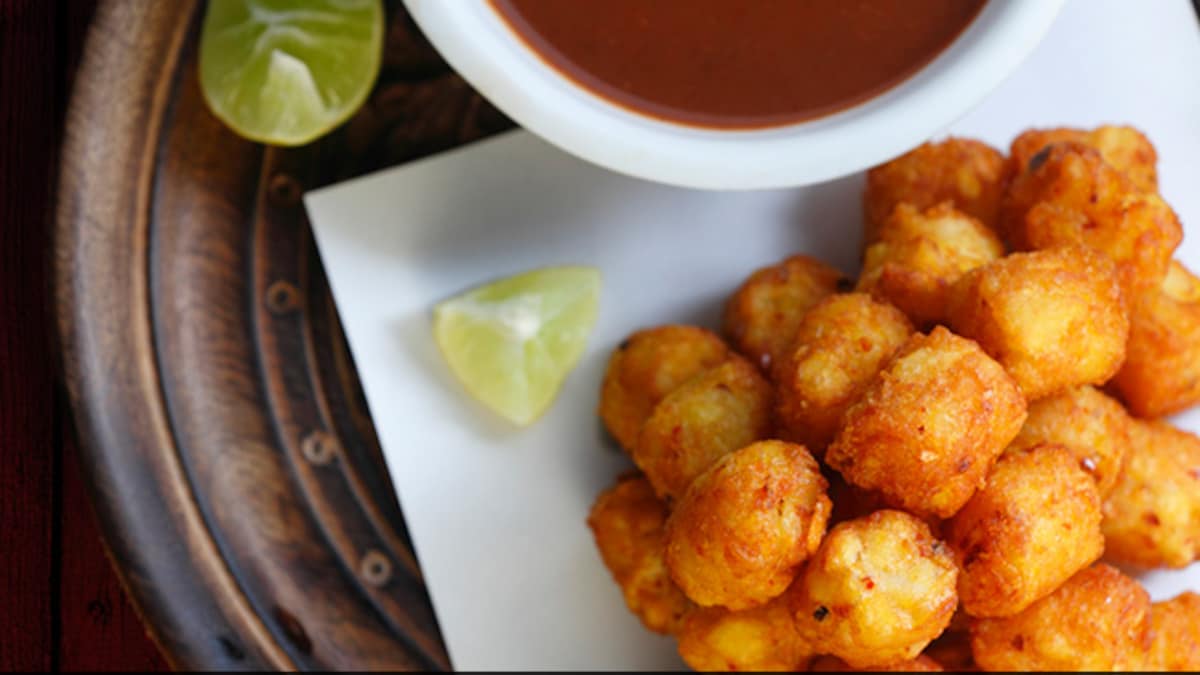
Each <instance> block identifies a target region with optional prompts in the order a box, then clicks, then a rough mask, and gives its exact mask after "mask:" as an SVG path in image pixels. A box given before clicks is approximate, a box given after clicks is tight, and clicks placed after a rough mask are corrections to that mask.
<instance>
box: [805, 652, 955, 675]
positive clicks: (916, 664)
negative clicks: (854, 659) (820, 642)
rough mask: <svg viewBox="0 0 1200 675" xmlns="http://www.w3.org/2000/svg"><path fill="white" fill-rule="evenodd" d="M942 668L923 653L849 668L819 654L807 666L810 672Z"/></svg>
mask: <svg viewBox="0 0 1200 675" xmlns="http://www.w3.org/2000/svg"><path fill="white" fill-rule="evenodd" d="M944 670H945V668H943V667H942V666H941V665H939V664H938V662H937V661H935V660H933V659H931V658H930V657H928V656H926V655H924V654H921V655H919V656H917V658H915V659H912V660H911V661H901V662H900V663H894V664H892V665H890V666H879V667H875V668H851V667H850V664H848V663H846V662H845V661H843V660H841V659H839V658H837V657H836V656H819V657H817V658H816V660H814V661H813V662H812V663H811V664H810V665H809V666H808V672H810V673H854V672H859V673H940V672H942V671H944Z"/></svg>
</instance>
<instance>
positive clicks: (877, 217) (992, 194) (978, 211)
mask: <svg viewBox="0 0 1200 675" xmlns="http://www.w3.org/2000/svg"><path fill="white" fill-rule="evenodd" d="M1007 182H1008V162H1007V161H1006V160H1005V158H1004V155H1003V154H1001V153H1000V151H999V150H996V149H995V148H993V147H991V146H990V145H988V144H986V143H983V142H981V141H976V140H972V139H969V138H947V139H946V140H944V141H941V142H938V143H925V144H924V145H921V146H920V147H918V148H916V149H914V150H912V151H910V152H908V153H906V154H904V155H901V156H899V157H897V158H896V159H893V160H892V161H890V162H887V163H886V164H881V165H879V166H877V167H875V168H874V169H871V170H870V171H868V172H867V189H866V192H865V193H864V195H863V215H864V216H865V218H866V232H865V240H864V242H863V243H864V245H870V244H872V243H874V242H875V241H876V239H877V234H878V232H879V229H880V228H882V227H883V225H884V221H885V220H887V218H888V216H890V215H891V214H892V210H893V209H895V208H896V205H897V204H900V203H901V202H906V203H908V204H911V205H912V206H913V207H915V208H917V209H921V210H924V209H927V208H929V207H931V206H935V205H937V204H940V203H942V202H945V201H948V202H950V203H952V204H953V205H954V206H955V208H957V209H958V210H959V211H962V212H964V213H966V214H968V215H970V216H973V217H975V218H978V219H979V220H980V221H982V222H983V224H984V225H987V226H988V227H993V226H994V225H995V224H996V218H997V213H998V211H999V207H1000V199H1001V195H1002V194H1003V193H1004V188H1005V186H1006V184H1007Z"/></svg>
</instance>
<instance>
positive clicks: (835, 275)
mask: <svg viewBox="0 0 1200 675" xmlns="http://www.w3.org/2000/svg"><path fill="white" fill-rule="evenodd" d="M850 285H851V282H850V281H849V280H847V279H845V278H844V277H843V276H842V274H841V273H840V272H838V271H837V270H835V269H833V268H832V267H830V266H829V265H826V264H825V263H823V262H821V261H820V260H817V259H816V258H812V257H809V256H806V255H794V256H792V257H790V258H788V259H786V260H784V261H782V262H780V263H779V264H777V265H772V266H770V267H764V268H762V269H760V270H757V271H756V272H754V274H751V275H750V278H749V279H746V281H745V283H743V284H742V285H741V287H740V288H738V290H737V292H735V293H734V294H733V297H731V298H730V299H729V302H728V303H727V304H726V305H725V335H726V336H728V337H729V341H730V342H731V343H732V344H733V346H734V348H735V349H737V350H738V351H739V352H740V353H741V354H742V356H745V357H746V358H748V359H750V361H751V362H752V363H754V364H755V365H757V366H758V367H759V368H761V369H762V371H763V372H764V373H770V372H771V366H772V364H774V363H775V362H777V361H778V360H779V359H781V358H783V355H784V354H785V353H786V352H787V350H788V348H789V347H791V346H792V340H793V338H794V337H795V335H796V328H797V327H798V326H799V325H800V318H801V317H803V316H804V313H805V312H807V311H808V310H809V308H810V307H812V306H813V305H815V304H817V302H819V301H820V300H821V299H822V298H824V297H825V296H827V295H830V294H832V293H834V292H836V291H837V290H838V287H839V286H842V287H843V288H848V287H849V286H850Z"/></svg>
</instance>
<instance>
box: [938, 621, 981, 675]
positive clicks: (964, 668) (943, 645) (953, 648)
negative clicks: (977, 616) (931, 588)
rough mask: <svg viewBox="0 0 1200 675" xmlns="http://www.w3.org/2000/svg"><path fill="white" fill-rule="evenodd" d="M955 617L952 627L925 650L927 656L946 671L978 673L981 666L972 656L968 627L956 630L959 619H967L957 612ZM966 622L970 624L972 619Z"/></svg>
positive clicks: (951, 622) (951, 623)
mask: <svg viewBox="0 0 1200 675" xmlns="http://www.w3.org/2000/svg"><path fill="white" fill-rule="evenodd" d="M954 616H955V618H953V619H951V620H950V626H949V627H948V628H946V632H944V633H942V634H941V635H939V636H938V637H937V639H936V640H934V641H933V642H931V643H929V646H928V647H926V648H925V656H928V657H929V658H930V659H933V661H934V662H935V663H937V664H938V665H940V666H941V667H942V668H944V669H945V670H949V671H952V672H956V673H966V672H974V671H977V670H979V666H977V665H976V664H975V657H974V655H972V654H971V635H970V633H968V632H967V628H966V627H964V628H962V629H961V630H959V629H956V628H955V623H957V622H958V621H959V617H960V616H961V617H966V615H965V614H963V613H962V612H956V613H955V615H954ZM966 621H968V622H969V621H970V618H969V617H968V618H966Z"/></svg>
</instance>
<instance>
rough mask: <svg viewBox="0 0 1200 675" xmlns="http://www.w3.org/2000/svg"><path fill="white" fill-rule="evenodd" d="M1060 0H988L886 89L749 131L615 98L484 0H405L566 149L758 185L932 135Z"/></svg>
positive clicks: (974, 98)
mask: <svg viewBox="0 0 1200 675" xmlns="http://www.w3.org/2000/svg"><path fill="white" fill-rule="evenodd" d="M585 1H588V2H599V1H602V0H585ZM1064 1H1065V0H991V1H990V2H988V3H987V4H986V5H985V6H984V8H983V10H982V11H981V12H980V15H979V16H978V17H976V19H975V21H974V22H972V23H971V25H970V26H968V27H967V29H966V30H965V31H964V32H963V34H962V35H961V36H959V38H958V39H957V40H955V42H954V43H953V44H951V45H950V46H949V47H948V48H947V49H946V50H945V51H943V52H942V53H941V54H940V55H939V56H938V57H937V58H936V59H935V60H933V61H932V62H931V63H929V64H928V65H927V66H926V67H925V68H923V69H922V70H920V71H919V72H918V73H916V74H915V75H913V76H912V77H911V78H909V79H908V80H906V81H904V82H902V83H901V84H900V85H899V86H897V87H895V88H893V89H891V90H890V91H887V92H885V93H884V94H882V95H880V96H877V97H875V98H873V99H870V100H869V101H866V102H865V103H862V104H859V105H857V106H855V107H852V108H849V109H847V110H844V111H842V112H839V113H836V114H834V115H830V116H827V117H822V118H819V119H816V120H812V121H808V122H801V123H798V124H791V125H787V126H780V127H772V128H769V129H761V130H749V131H743V130H718V129H701V128H696V127H690V126H686V125H682V124H678V123H673V122H668V121H664V120H659V119H656V118H652V117H648V116H645V115H641V114H639V113H636V112H633V111H630V110H628V109H626V108H623V107H621V106H618V105H616V104H614V103H612V102H610V101H608V100H606V99H604V98H602V97H600V96H599V95H597V94H594V93H592V92H591V91H590V90H588V89H585V88H584V87H582V86H580V85H578V84H576V83H575V82H573V81H572V80H570V79H569V78H567V77H566V76H564V75H562V74H561V73H560V72H559V71H557V70H555V69H554V68H553V67H552V66H550V65H548V64H547V63H546V62H544V61H543V60H542V59H541V58H540V57H539V56H538V55H537V54H536V53H535V52H533V51H532V50H531V49H530V48H529V47H528V46H527V45H526V44H525V42H524V41H522V40H521V38H520V37H519V36H517V35H516V34H515V33H514V32H513V31H512V30H511V29H510V28H509V26H508V24H507V23H506V22H505V21H504V19H503V18H501V17H500V16H499V15H498V14H497V13H496V11H495V10H494V9H493V8H492V6H491V4H490V3H488V2H487V1H486V0H405V4H406V5H407V7H408V10H409V12H410V13H411V14H412V16H413V18H414V19H415V20H416V22H417V24H418V25H419V26H420V27H421V30H422V31H424V32H425V35H426V36H427V37H428V38H429V40H430V41H431V42H432V43H433V45H434V46H435V47H436V48H437V49H438V51H440V52H441V54H442V56H444V57H445V58H446V60H447V61H448V62H449V63H450V65H451V66H453V67H454V69H455V70H457V71H458V72H459V73H460V74H462V76H463V77H464V78H466V80H467V81H468V82H470V83H471V85H472V86H474V87H475V88H476V89H477V90H478V91H479V92H480V93H482V94H483V95H484V96H486V97H487V98H488V99H489V100H490V101H491V102H492V103H494V104H495V105H496V106H497V107H498V108H500V109H501V110H503V111H504V112H505V113H506V114H507V115H508V116H509V117H511V118H512V119H514V120H515V121H516V122H518V123H519V124H521V126H523V127H525V128H526V129H528V130H530V131H532V132H534V133H536V134H538V135H539V136H541V137H543V138H545V139H546V140H547V141H549V142H551V143H553V144H555V145H557V146H559V147H560V148H562V149H564V150H566V151H568V152H570V153H573V154H575V155H578V156H579V157H582V158H584V159H587V160H590V161H592V162H595V163H596V164H599V165H601V166H604V167H607V168H609V169H612V170H614V171H619V172H621V173H626V174H630V175H633V176H637V177H639V178H645V179H649V180H655V181H660V182H663V183H671V184H675V185H682V186H686V187H695V188H707V189H753V188H772V187H786V186H794V185H805V184H809V183H817V182H820V181H823V180H828V179H831V178H836V177H838V176H843V175H846V174H849V173H852V172H854V171H858V170H861V169H864V168H866V167H868V166H872V165H874V164H878V163H879V162H882V161H885V160H887V159H890V158H892V157H895V156H896V155H899V154H900V153H902V152H905V151H906V150H908V149H910V148H912V147H914V146H916V145H917V144H919V143H921V142H923V141H924V140H926V139H928V138H929V137H931V136H933V135H934V134H936V133H937V132H938V131H939V130H941V129H943V128H945V127H946V126H947V125H948V124H950V123H951V122H953V121H954V120H956V119H958V118H959V117H961V116H962V115H963V114H965V113H966V112H967V111H968V110H970V108H971V107H972V106H974V105H975V104H976V103H978V102H979V101H981V100H982V99H983V97H984V96H985V95H987V93H988V92H990V91H991V90H992V89H994V88H995V87H996V86H997V85H999V84H1000V82H1001V81H1002V80H1003V79H1004V78H1005V77H1006V76H1007V75H1008V74H1009V73H1011V72H1012V71H1013V70H1014V69H1015V68H1016V67H1017V66H1018V65H1019V64H1020V62H1021V61H1022V60H1023V59H1024V58H1025V56H1026V55H1028V54H1029V52H1031V51H1032V50H1033V48H1034V47H1035V46H1036V45H1037V43H1038V42H1039V41H1040V40H1041V38H1042V36H1043V35H1045V33H1046V31H1047V30H1048V29H1049V27H1050V24H1051V23H1053V21H1054V17H1055V16H1057V15H1058V11H1059V9H1060V8H1061V7H1062V4H1063V2H1064Z"/></svg>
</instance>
